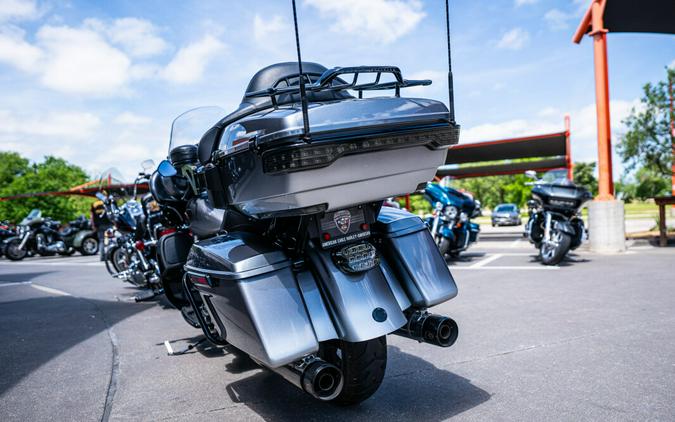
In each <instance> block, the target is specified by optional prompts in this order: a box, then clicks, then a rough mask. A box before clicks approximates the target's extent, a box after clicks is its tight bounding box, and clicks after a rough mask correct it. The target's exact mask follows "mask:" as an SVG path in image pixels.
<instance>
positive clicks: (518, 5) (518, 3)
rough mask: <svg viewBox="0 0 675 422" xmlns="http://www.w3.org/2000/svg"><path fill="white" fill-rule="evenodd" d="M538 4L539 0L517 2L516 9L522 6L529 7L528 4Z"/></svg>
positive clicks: (519, 0)
mask: <svg viewBox="0 0 675 422" xmlns="http://www.w3.org/2000/svg"><path fill="white" fill-rule="evenodd" d="M538 2H539V0H515V2H514V3H515V5H516V7H520V6H525V5H528V4H535V3H538Z"/></svg>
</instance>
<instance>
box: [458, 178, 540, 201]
mask: <svg viewBox="0 0 675 422" xmlns="http://www.w3.org/2000/svg"><path fill="white" fill-rule="evenodd" d="M528 181H529V179H527V177H525V175H522V174H517V175H511V176H487V177H476V178H470V179H462V180H457V181H455V182H454V183H453V185H454V187H455V188H457V189H461V190H465V191H467V192H471V193H472V194H473V195H474V197H475V198H476V199H478V200H479V201H481V204H482V205H483V207H485V208H494V207H495V206H497V205H498V204H502V203H507V202H508V203H513V204H516V205H518V206H519V207H522V206H523V205H524V204H525V202H526V201H527V199H528V198H529V196H530V191H531V187H530V186H527V185H526V184H525V183H526V182H528Z"/></svg>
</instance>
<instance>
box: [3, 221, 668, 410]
mask: <svg viewBox="0 0 675 422" xmlns="http://www.w3.org/2000/svg"><path fill="white" fill-rule="evenodd" d="M484 230H485V231H484V233H483V235H482V236H481V239H480V241H479V244H478V245H476V246H475V247H473V248H472V249H470V250H469V251H468V252H466V253H464V254H463V255H462V256H460V258H459V259H457V260H453V261H449V262H448V264H449V266H450V268H451V271H452V273H453V275H454V277H455V280H456V282H457V284H458V287H459V292H460V293H459V296H458V297H457V298H455V299H453V300H451V301H449V302H446V303H444V304H442V305H439V306H437V307H436V308H434V312H436V313H440V314H445V315H448V316H451V317H453V318H454V319H456V321H457V322H458V324H459V327H460V337H459V340H458V341H457V343H456V344H455V345H454V346H453V347H451V348H449V349H442V348H437V347H434V346H431V345H426V344H418V343H416V342H414V341H411V340H407V339H404V338H401V337H396V336H389V337H388V339H387V340H388V344H389V347H388V354H389V362H388V367H387V374H386V377H385V379H384V382H383V384H382V386H381V388H380V389H379V391H378V392H377V393H376V394H375V395H374V396H373V397H372V398H370V399H369V400H367V401H366V402H364V403H362V404H361V405H359V406H356V407H352V408H342V407H337V406H334V405H331V404H325V403H320V402H317V401H315V400H313V399H312V398H310V397H309V396H307V395H306V394H304V393H302V392H301V391H300V390H298V389H297V388H296V387H294V386H292V385H290V384H288V383H287V382H286V381H284V380H283V379H281V378H280V377H278V376H277V375H275V374H272V373H270V372H268V371H265V370H262V369H260V368H259V367H257V366H256V365H255V364H254V363H253V362H252V361H251V360H250V359H249V358H247V357H246V356H245V355H243V354H242V353H241V352H239V351H237V350H235V349H233V348H215V347H210V346H208V345H207V344H202V345H200V346H198V347H197V349H196V350H193V351H191V352H189V353H187V354H185V355H182V356H168V355H167V351H166V348H165V346H164V342H165V341H167V340H168V341H170V342H171V344H172V346H173V348H174V349H180V348H182V347H185V346H187V345H188V344H192V343H194V342H196V341H198V340H200V339H202V337H201V336H200V332H199V331H198V330H195V329H193V328H191V327H189V326H188V325H187V324H185V323H184V321H183V319H182V317H181V316H180V314H179V312H178V311H176V310H175V309H172V308H171V307H170V305H169V304H168V303H167V302H166V301H165V300H164V299H161V298H158V299H155V300H154V301H150V302H145V303H135V302H133V296H134V295H135V294H136V293H137V290H136V289H134V288H132V287H131V286H130V285H129V284H124V283H122V282H121V281H119V280H113V279H112V278H110V276H109V275H108V274H107V272H106V270H105V268H104V266H103V265H102V263H100V262H98V261H97V258H96V257H86V258H85V257H77V256H75V257H67V258H61V257H57V258H32V259H29V260H25V261H23V262H19V263H12V262H8V261H7V260H6V259H5V258H0V420H2V421H41V420H50V421H53V420H56V421H98V420H111V421H161V420H176V421H183V420H190V421H201V420H204V421H211V420H228V421H233V420H265V421H283V420H289V421H290V420H293V421H298V420H303V421H304V420H322V421H325V420H357V421H358V420H364V421H366V420H367V421H372V420H377V419H386V420H395V421H398V420H401V421H410V420H430V421H436V420H439V421H440V420H447V419H452V420H461V421H464V420H466V421H484V420H518V421H521V420H564V421H570V420H574V421H586V420H603V421H604V420H626V421H633V420H675V400H673V398H674V397H675V347H674V345H675V248H664V249H659V248H654V247H651V246H648V245H633V246H632V247H630V248H629V250H628V252H626V253H624V254H616V255H599V254H593V253H591V252H589V251H587V250H585V249H584V248H581V250H579V251H576V252H574V253H573V254H572V255H571V256H570V258H569V259H567V260H566V261H564V262H563V263H561V265H559V266H556V267H544V266H542V265H541V264H539V263H538V262H537V261H536V252H535V250H534V248H533V247H532V246H531V245H530V244H528V243H527V241H526V240H524V239H522V238H521V237H520V229H519V228H497V229H492V228H490V227H485V228H484Z"/></svg>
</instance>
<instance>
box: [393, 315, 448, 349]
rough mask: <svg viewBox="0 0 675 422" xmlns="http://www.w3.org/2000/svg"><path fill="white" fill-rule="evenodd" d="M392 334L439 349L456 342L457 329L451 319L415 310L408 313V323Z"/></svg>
mask: <svg viewBox="0 0 675 422" xmlns="http://www.w3.org/2000/svg"><path fill="white" fill-rule="evenodd" d="M392 334H396V335H399V336H403V337H406V338H410V339H413V340H417V341H419V342H425V343H429V344H434V345H436V346H440V347H450V346H452V345H453V344H454V343H455V341H457V336H458V335H459V328H458V327H457V323H456V322H455V321H454V320H453V319H452V318H448V317H446V316H442V315H436V314H430V313H429V312H426V311H419V310H417V311H414V312H412V313H410V314H409V315H408V322H407V323H406V324H405V325H404V326H403V327H401V328H399V329H398V330H396V331H394V332H393V333H392Z"/></svg>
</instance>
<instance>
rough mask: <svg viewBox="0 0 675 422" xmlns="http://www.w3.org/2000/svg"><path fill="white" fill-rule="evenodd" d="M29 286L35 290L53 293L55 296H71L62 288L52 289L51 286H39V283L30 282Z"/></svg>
mask: <svg viewBox="0 0 675 422" xmlns="http://www.w3.org/2000/svg"><path fill="white" fill-rule="evenodd" d="M31 287H32V288H34V289H37V290H40V291H42V292H45V293H49V294H53V295H56V296H71V294H70V293H66V292H64V291H62V290H58V289H52V288H51V287H46V286H40V285H39V284H31Z"/></svg>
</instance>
